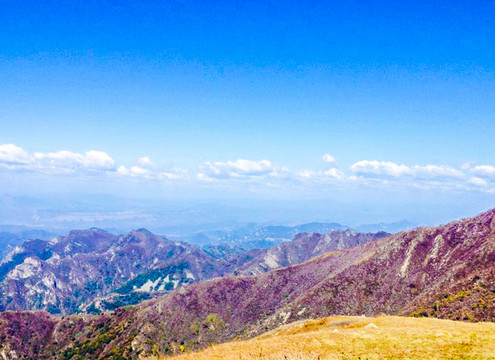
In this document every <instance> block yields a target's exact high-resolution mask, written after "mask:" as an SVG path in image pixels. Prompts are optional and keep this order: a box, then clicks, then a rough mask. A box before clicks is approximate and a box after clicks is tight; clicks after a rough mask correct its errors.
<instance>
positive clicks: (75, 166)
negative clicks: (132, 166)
mask: <svg viewBox="0 0 495 360" xmlns="http://www.w3.org/2000/svg"><path fill="white" fill-rule="evenodd" d="M0 166H1V167H4V168H8V169H12V170H15V169H20V170H30V171H38V172H45V173H71V172H74V171H76V170H85V171H113V170H114V168H115V161H114V160H113V159H112V158H111V157H110V156H109V155H108V154H107V153H104V152H101V151H95V150H91V151H87V152H86V153H84V154H79V153H74V152H71V151H65V150H63V151H57V152H51V153H41V152H36V153H34V154H29V153H28V152H27V151H25V150H24V149H22V148H21V147H19V146H16V145H13V144H6V145H0Z"/></svg>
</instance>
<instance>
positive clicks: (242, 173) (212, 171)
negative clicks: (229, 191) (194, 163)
mask: <svg viewBox="0 0 495 360" xmlns="http://www.w3.org/2000/svg"><path fill="white" fill-rule="evenodd" d="M272 171H274V167H273V166H272V163H271V162H270V161H268V160H260V161H252V160H244V159H239V160H237V161H228V162H220V161H217V162H213V163H212V162H209V161H208V162H205V163H204V164H203V165H202V166H201V172H200V174H198V178H199V179H206V178H207V177H208V178H215V179H228V178H249V177H259V176H264V175H268V174H270V173H271V172H272Z"/></svg>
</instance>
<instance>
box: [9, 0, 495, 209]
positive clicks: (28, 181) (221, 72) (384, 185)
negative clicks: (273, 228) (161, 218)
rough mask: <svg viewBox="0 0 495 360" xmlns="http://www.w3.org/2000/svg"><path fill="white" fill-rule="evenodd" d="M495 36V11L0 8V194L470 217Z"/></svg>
mask: <svg viewBox="0 0 495 360" xmlns="http://www.w3.org/2000/svg"><path fill="white" fill-rule="evenodd" d="M494 39H495V2H494V1H477V2H473V1H451V2H448V3H446V2H439V1H401V2H397V1H348V2H337V1H308V2H300V1H285V2H270V1H198V2H195V1H71V2H70V3H68V2H66V1H7V0H0V84H1V86H0V146H1V147H0V175H1V178H0V186H1V189H0V192H1V193H0V195H16V196H18V195H29V196H35V195H40V194H42V195H46V194H51V193H54V192H55V193H57V194H59V195H60V196H61V197H63V195H64V194H74V193H77V194H80V196H84V195H85V194H88V193H101V194H111V195H118V196H124V197H135V198H143V199H144V198H157V199H163V200H167V199H172V198H173V199H179V200H180V199H182V198H183V199H191V198H198V199H200V198H208V199H215V198H219V199H225V198H227V199H251V198H261V199H274V200H275V199H277V200H287V199H329V200H331V201H335V202H339V203H342V202H344V203H347V204H348V206H355V207H356V208H357V207H359V206H364V204H366V206H367V207H368V206H369V208H370V211H373V209H374V207H373V206H379V207H385V208H386V209H389V210H388V213H387V211H386V210H383V211H382V212H381V213H383V214H385V215H388V217H389V218H393V216H395V214H396V212H397V209H398V208H401V209H402V208H407V207H412V208H414V209H415V211H417V213H418V214H422V216H423V217H422V218H425V217H428V216H425V214H431V216H433V215H435V211H436V210H432V209H434V208H435V206H434V205H435V204H437V205H439V206H440V205H445V206H446V204H451V205H452V206H455V207H456V209H458V210H456V211H457V212H456V213H454V214H450V213H449V216H451V215H452V216H456V215H458V216H464V215H468V214H470V213H471V212H475V211H479V210H482V209H484V208H486V207H492V206H493V205H494V204H495V201H494V200H495V197H494V196H493V194H494V193H495V181H494V180H495V159H494V158H493V154H494V153H495V142H494V141H493V138H494V135H495V78H494V67H495V40H494ZM325 155H330V156H327V157H324V156H325ZM373 204H375V205H373ZM387 204H389V207H387ZM432 204H433V205H432ZM96 205H97V204H95V206H96ZM397 216H399V215H397ZM418 217H420V216H419V215H418ZM400 218H403V217H400Z"/></svg>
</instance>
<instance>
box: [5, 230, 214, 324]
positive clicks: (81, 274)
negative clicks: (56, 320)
mask: <svg viewBox="0 0 495 360" xmlns="http://www.w3.org/2000/svg"><path fill="white" fill-rule="evenodd" d="M147 272H148V273H151V276H154V275H156V274H160V275H163V277H162V278H161V279H160V281H159V282H160V283H159V284H158V282H157V281H156V280H157V279H153V281H154V282H155V283H154V286H153V288H151V285H150V284H149V283H148V280H149V279H147V278H146V277H143V276H141V278H137V276H138V275H139V274H143V273H147ZM153 272H154V273H153ZM220 272H221V270H220V269H219V268H218V267H217V261H216V260H215V259H214V258H212V257H210V256H207V255H206V254H205V253H203V252H202V251H201V250H200V249H198V248H196V247H194V246H190V245H187V244H182V243H173V242H171V241H169V240H167V239H165V238H162V237H159V236H156V235H154V234H152V233H150V232H149V231H147V230H144V229H141V230H136V231H132V232H130V233H129V234H127V235H124V236H121V237H118V236H115V235H113V234H110V233H108V232H105V231H102V230H99V229H92V230H88V231H72V232H71V233H70V234H69V235H68V236H60V237H56V238H54V239H53V240H51V241H50V242H47V241H42V240H33V241H28V242H25V243H24V244H23V245H22V246H18V247H16V248H15V249H14V250H13V251H12V252H11V253H10V254H9V255H8V256H6V257H5V258H4V260H3V262H2V263H1V264H0V295H1V296H0V309H1V310H20V309H28V310H32V309H45V310H48V311H50V312H52V313H62V314H67V313H73V312H77V311H81V310H85V309H86V308H87V307H88V304H89V303H91V301H92V299H94V298H96V297H99V296H105V295H108V294H109V293H110V292H112V291H113V290H120V292H117V295H118V294H127V295H129V293H130V292H132V291H133V290H137V291H136V292H135V294H134V295H133V298H132V299H131V300H140V299H142V298H146V297H147V296H143V293H149V292H151V290H153V291H156V292H160V291H162V292H165V291H168V290H171V289H173V288H176V287H177V286H180V285H182V284H183V283H189V282H193V281H196V280H201V279H204V278H210V277H212V276H216V275H218V274H219V273H220ZM165 273H166V274H165ZM133 279H134V283H132V284H131V285H130V289H129V291H126V289H127V288H128V287H129V285H128V286H127V287H123V286H125V284H126V283H127V282H129V281H130V280H133ZM148 297H149V296H148ZM127 300H129V299H127Z"/></svg>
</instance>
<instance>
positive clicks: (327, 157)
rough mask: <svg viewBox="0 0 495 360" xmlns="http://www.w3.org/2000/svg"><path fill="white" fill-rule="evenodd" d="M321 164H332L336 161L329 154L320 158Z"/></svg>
mask: <svg viewBox="0 0 495 360" xmlns="http://www.w3.org/2000/svg"><path fill="white" fill-rule="evenodd" d="M321 159H322V160H323V162H326V163H327V164H334V163H335V162H336V161H337V160H336V159H335V158H334V157H333V156H332V155H330V154H325V155H323V157H322V158H321Z"/></svg>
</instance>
